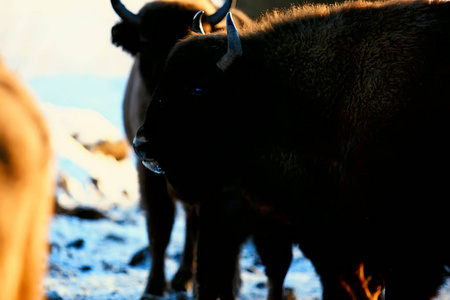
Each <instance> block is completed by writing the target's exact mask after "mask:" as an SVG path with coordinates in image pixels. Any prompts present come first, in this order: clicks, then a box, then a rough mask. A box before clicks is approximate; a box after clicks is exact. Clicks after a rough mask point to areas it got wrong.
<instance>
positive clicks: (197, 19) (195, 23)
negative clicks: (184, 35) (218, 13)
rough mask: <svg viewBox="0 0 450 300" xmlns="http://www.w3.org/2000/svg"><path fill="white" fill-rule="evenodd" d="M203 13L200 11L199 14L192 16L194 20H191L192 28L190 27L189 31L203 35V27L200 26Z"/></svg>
mask: <svg viewBox="0 0 450 300" xmlns="http://www.w3.org/2000/svg"><path fill="white" fill-rule="evenodd" d="M204 13H205V12H204V11H203V10H200V11H199V12H197V13H196V14H195V16H194V20H192V26H191V30H192V31H193V32H195V33H201V34H205V31H204V30H203V25H202V17H203V14H204Z"/></svg>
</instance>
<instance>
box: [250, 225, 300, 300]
mask: <svg viewBox="0 0 450 300" xmlns="http://www.w3.org/2000/svg"><path fill="white" fill-rule="evenodd" d="M253 241H254V243H255V245H256V248H257V250H258V253H259V256H260V257H261V261H262V263H263V264H264V265H265V266H266V275H267V278H268V287H269V296H268V299H269V300H281V299H284V291H283V283H284V279H285V277H286V274H287V272H288V269H289V266H290V265H291V260H292V243H291V242H290V241H289V240H288V239H287V238H285V237H283V236H282V233H280V232H271V233H269V234H268V233H267V231H266V233H265V234H256V235H255V236H254V238H253Z"/></svg>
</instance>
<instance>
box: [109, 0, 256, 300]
mask: <svg viewBox="0 0 450 300" xmlns="http://www.w3.org/2000/svg"><path fill="white" fill-rule="evenodd" d="M111 3H112V6H113V8H114V10H115V11H116V12H117V14H118V15H119V16H120V17H121V18H122V21H121V22H120V23H118V24H116V25H115V26H114V27H113V28H112V42H113V43H114V44H115V45H116V46H121V47H122V48H123V49H124V50H125V51H127V52H128V53H130V54H132V55H133V56H135V63H134V65H133V69H132V71H131V74H130V77H129V80H128V85H127V89H126V93H125V98H124V102H123V121H124V126H125V131H126V135H127V138H128V140H129V141H130V143H131V142H132V141H133V138H134V136H135V134H136V131H137V129H138V128H139V126H140V125H141V124H142V123H143V120H144V117H145V112H146V110H147V107H148V106H149V104H150V102H151V100H152V96H151V94H152V93H153V89H154V86H155V84H156V82H157V81H158V80H159V76H160V74H161V72H162V68H163V65H164V62H165V60H166V57H167V55H168V53H169V51H170V49H171V48H172V47H173V46H174V45H175V43H176V42H177V41H178V40H180V39H182V38H184V37H185V36H187V35H188V34H189V33H190V32H191V25H192V20H193V17H194V15H195V14H196V13H197V12H198V11H199V10H202V11H205V12H206V14H207V16H206V26H205V28H204V30H206V31H207V32H211V31H217V30H223V29H224V28H225V26H224V22H222V20H223V19H224V17H225V14H226V13H227V12H228V11H229V10H230V9H231V11H232V12H233V13H234V14H235V15H236V16H237V19H238V21H239V24H241V25H242V26H243V25H244V24H245V23H250V22H251V21H250V19H249V18H248V17H246V16H245V15H244V14H243V13H241V12H240V11H238V10H235V9H233V8H231V7H232V6H233V3H232V1H226V2H225V3H224V5H223V7H221V8H219V9H217V8H216V7H215V6H214V5H213V4H212V3H211V2H210V1H209V0H202V1H200V0H193V1H192V0H190V1H173V0H172V1H170V0H165V1H154V2H151V3H148V4H146V5H145V6H144V7H143V8H142V9H141V10H140V12H139V13H138V14H137V15H135V14H133V13H131V12H130V11H128V10H127V9H126V8H125V7H124V6H123V4H122V3H121V2H120V1H118V0H112V1H111ZM142 76H145V77H146V78H147V80H146V81H145V84H144V82H143V81H142V79H141V78H142ZM137 169H138V175H139V183H140V192H141V203H142V206H143V208H144V210H145V211H146V214H147V231H148V235H149V240H150V252H151V255H152V266H151V271H150V274H149V277H148V282H147V286H146V289H145V292H144V296H143V297H144V298H146V297H151V295H159V296H161V295H163V294H164V292H165V291H166V290H167V284H166V279H165V275H164V257H165V251H166V248H167V244H168V242H169V240H170V235H171V231H172V226H173V221H174V211H175V200H176V199H177V198H178V195H177V193H176V192H175V191H174V190H173V188H172V187H171V185H170V183H168V182H167V181H166V179H165V178H164V177H163V176H157V175H155V174H154V173H152V172H150V171H149V170H148V169H146V168H145V167H144V166H143V165H142V164H141V162H138V165H137ZM185 204H186V205H185V206H184V207H185V210H186V214H187V226H186V243H185V250H184V255H183V259H182V262H181V264H180V268H179V270H178V272H177V274H176V275H175V277H174V278H173V280H172V282H171V288H172V290H174V291H177V292H180V291H185V290H186V286H187V284H188V282H189V281H190V279H191V277H192V268H193V259H194V252H195V251H194V248H195V241H196V239H197V236H196V232H197V229H196V227H197V224H196V223H197V212H196V210H195V209H194V208H193V207H192V206H191V205H189V204H188V203H185Z"/></svg>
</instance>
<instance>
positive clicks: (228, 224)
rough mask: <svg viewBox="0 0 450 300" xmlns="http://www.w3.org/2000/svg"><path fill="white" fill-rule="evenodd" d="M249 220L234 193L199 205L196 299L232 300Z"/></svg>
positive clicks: (241, 202) (210, 199)
mask: <svg viewBox="0 0 450 300" xmlns="http://www.w3.org/2000/svg"><path fill="white" fill-rule="evenodd" d="M250 219H251V217H250V216H249V215H248V210H247V209H246V208H245V202H243V201H240V199H239V197H237V196H236V195H235V193H224V194H221V195H216V196H214V197H211V198H209V199H208V200H206V201H202V202H201V204H200V225H199V240H198V250H197V276H196V279H197V297H198V299H199V300H210V299H214V300H216V299H217V298H220V299H222V300H230V299H231V300H232V299H235V296H236V295H235V293H236V292H235V289H234V284H235V283H236V282H237V280H236V278H235V276H236V274H239V273H238V272H236V270H237V266H238V258H239V252H240V246H241V244H242V243H243V241H244V240H245V238H246V237H247V236H248V233H249V231H248V229H249V220H250Z"/></svg>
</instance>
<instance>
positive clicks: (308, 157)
mask: <svg viewBox="0 0 450 300" xmlns="http://www.w3.org/2000/svg"><path fill="white" fill-rule="evenodd" d="M449 20H450V3H445V2H428V1H398V2H397V1H394V2H367V3H365V2H358V3H346V4H343V5H340V6H330V7H326V6H305V7H300V8H294V9H292V10H290V11H287V12H284V13H281V12H274V13H273V14H271V15H268V16H267V17H266V18H265V19H262V20H261V21H259V23H258V24H255V25H254V26H252V27H251V28H248V29H244V30H240V40H241V45H242V49H243V52H242V56H241V57H238V58H236V59H234V60H233V62H232V63H231V64H230V65H229V66H227V68H225V70H221V69H219V68H218V67H217V65H216V63H217V62H218V61H219V60H220V59H221V57H223V55H224V53H225V52H226V49H227V37H226V35H225V34H210V35H205V36H193V37H190V38H188V39H186V40H184V41H182V42H180V43H178V44H177V45H175V47H174V48H173V49H172V51H171V53H170V55H169V56H168V59H167V62H166V65H165V68H164V71H163V75H162V79H161V81H160V82H159V83H158V85H157V86H156V89H155V93H154V95H153V97H154V99H157V100H158V101H153V102H152V103H151V106H150V109H149V110H148V112H147V115H146V120H145V122H144V125H143V127H141V129H140V130H139V132H138V136H139V138H142V139H143V140H146V141H148V142H149V143H150V142H151V145H146V144H145V143H144V144H140V145H138V146H139V147H138V148H139V149H137V152H138V153H140V154H141V157H142V158H143V159H147V158H153V159H156V160H157V161H158V162H159V163H160V165H161V167H162V168H163V169H164V171H165V172H166V175H167V178H168V179H169V180H170V182H171V183H172V184H173V185H174V187H175V189H176V190H177V191H178V192H179V193H180V195H182V196H183V197H184V199H187V200H188V201H189V199H194V198H196V199H200V210H201V214H200V228H199V241H198V266H197V272H198V274H197V281H198V286H199V288H198V293H199V298H200V299H210V298H215V297H216V296H217V295H221V296H222V298H224V299H227V298H232V296H231V295H229V294H227V293H222V291H225V290H227V289H228V288H229V287H227V286H224V285H223V282H230V280H229V279H227V278H229V277H231V276H232V271H231V266H233V265H234V259H235V254H236V253H237V251H238V250H237V249H238V248H239V244H240V242H241V241H242V236H243V234H244V235H245V234H249V233H250V232H252V233H260V234H261V235H262V234H264V233H275V234H271V235H269V236H271V239H272V240H271V241H268V242H267V243H268V244H269V246H270V247H267V248H266V251H265V254H267V256H266V258H265V260H266V261H271V262H273V261H276V260H277V259H280V258H283V256H282V255H281V253H283V251H281V248H284V246H283V247H279V245H289V244H290V243H292V242H294V243H299V245H300V247H301V249H302V251H303V252H304V254H305V255H306V256H308V257H309V258H310V259H311V261H312V262H313V264H314V266H315V268H316V271H317V273H318V274H319V275H320V277H321V280H322V283H323V287H324V291H323V298H324V299H377V298H378V297H379V295H380V290H381V289H382V288H385V290H386V297H387V299H430V298H431V297H433V296H434V295H435V293H436V291H437V289H438V287H439V286H440V285H441V284H442V282H443V280H444V277H445V266H446V265H447V266H448V264H449V262H450V260H449V252H448V251H446V250H447V249H448V246H447V245H446V243H447V241H446V240H445V239H443V237H445V236H447V235H448V232H447V230H446V229H447V226H446V225H447V224H446V220H447V217H448V216H447V215H448V214H447V211H446V209H445V207H444V205H445V203H444V201H443V199H446V198H448V196H445V195H448V189H446V188H445V187H446V183H447V182H448V180H449V179H450V178H449V176H448V171H447V170H448V169H449V168H450V162H449V161H448V159H446V157H447V154H448V153H449V151H450V146H449V145H448V143H447V141H445V137H446V136H447V135H448V132H449V130H450V126H449V125H450V124H449V118H448V115H449V112H450V92H449V90H448V88H447V85H446V79H447V78H448V77H449V75H450V56H449V55H448V53H450V52H449V50H450V38H449V37H450V21H449ZM229 24H230V23H229ZM199 91H201V93H199ZM177 145H183V147H177ZM193 163H194V167H193ZM274 237H277V238H274ZM271 242H273V243H271ZM267 243H266V244H267ZM266 246H267V245H266ZM217 255H220V259H219V266H217V259H216V256H217ZM212 266H214V267H212ZM278 271H279V270H270V268H268V272H272V274H277V272H278ZM278 275H279V274H278Z"/></svg>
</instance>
